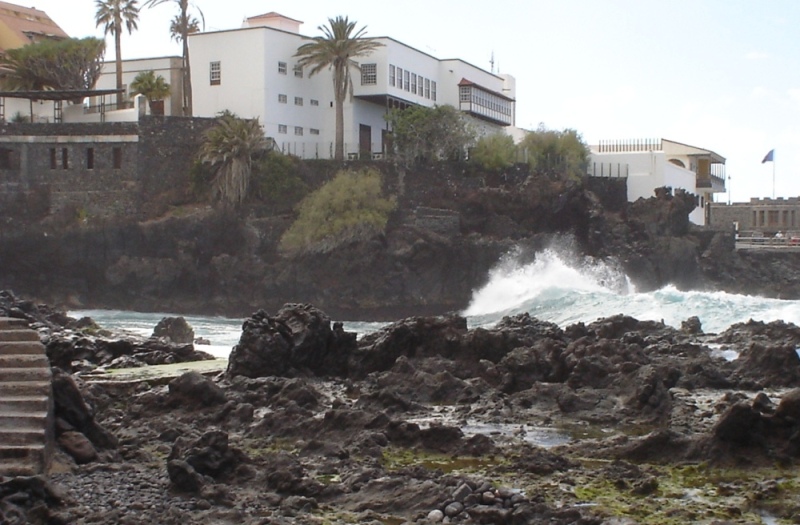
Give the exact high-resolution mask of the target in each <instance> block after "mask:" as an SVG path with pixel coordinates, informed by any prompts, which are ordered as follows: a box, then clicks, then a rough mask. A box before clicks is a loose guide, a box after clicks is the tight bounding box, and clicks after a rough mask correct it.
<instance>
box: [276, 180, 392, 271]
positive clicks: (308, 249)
mask: <svg viewBox="0 0 800 525" xmlns="http://www.w3.org/2000/svg"><path fill="white" fill-rule="evenodd" d="M395 207H396V202H395V200H394V199H393V198H389V199H387V198H384V197H383V193H382V190H381V175H380V173H379V172H378V171H377V170H374V169H370V168H368V169H364V170H361V171H356V172H354V171H350V170H342V171H340V172H339V173H337V174H336V176H335V177H334V178H333V179H332V180H331V181H330V182H327V183H326V184H324V185H323V186H322V187H320V188H319V189H318V190H316V191H314V192H313V193H311V194H310V195H308V197H306V198H305V199H303V201H302V202H301V203H300V205H299V206H298V212H299V213H298V217H297V220H295V222H294V223H293V224H292V226H291V227H290V228H289V229H288V230H287V231H286V233H284V234H283V237H282V238H281V242H280V249H281V251H282V252H283V253H285V254H290V255H293V254H299V253H326V252H329V251H331V250H333V249H335V248H336V247H338V246H341V245H343V244H347V243H350V242H354V241H359V240H366V239H369V238H371V237H373V236H375V235H378V234H381V233H383V231H384V230H385V228H386V223H387V222H388V220H389V214H390V213H391V212H392V211H393V210H394V209H395Z"/></svg>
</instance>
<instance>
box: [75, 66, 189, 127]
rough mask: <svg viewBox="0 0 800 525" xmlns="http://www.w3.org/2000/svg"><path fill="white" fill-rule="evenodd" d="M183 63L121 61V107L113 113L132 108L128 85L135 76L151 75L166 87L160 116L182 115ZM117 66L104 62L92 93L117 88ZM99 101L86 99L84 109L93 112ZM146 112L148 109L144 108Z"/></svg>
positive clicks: (94, 98) (95, 98)
mask: <svg viewBox="0 0 800 525" xmlns="http://www.w3.org/2000/svg"><path fill="white" fill-rule="evenodd" d="M182 67H183V59H182V58H181V57H178V56H172V57H171V56H168V57H156V58H137V59H131V60H123V61H122V84H123V87H124V89H125V94H124V96H123V99H124V101H125V104H124V105H123V106H122V107H119V108H117V109H125V108H126V107H133V97H131V88H130V85H131V83H132V82H133V79H135V78H136V76H137V75H138V74H139V73H145V72H147V71H152V72H153V73H155V75H156V77H158V76H161V77H163V78H164V80H165V81H166V82H167V83H168V84H169V91H170V93H169V98H168V99H167V100H165V101H164V108H163V111H164V113H163V114H164V116H168V117H169V116H181V115H183V108H182V107H181V106H182V104H183V102H182V101H183V82H182V81H181V68H182ZM116 75H117V63H116V61H114V60H109V61H106V62H105V63H104V64H103V72H102V74H101V75H100V78H99V79H97V84H95V89H101V90H104V89H115V88H116V87H117V76H116ZM101 103H102V101H101V100H99V99H98V98H97V97H93V98H90V99H89V100H87V102H86V104H85V105H86V106H87V107H89V108H92V109H93V110H94V109H95V108H97V107H98V105H99V104H101ZM147 111H148V112H149V111H150V109H149V106H148V108H147Z"/></svg>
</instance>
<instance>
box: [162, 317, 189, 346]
mask: <svg viewBox="0 0 800 525" xmlns="http://www.w3.org/2000/svg"><path fill="white" fill-rule="evenodd" d="M153 337H159V338H161V337H163V338H166V339H169V340H170V341H172V342H173V343H178V344H188V343H192V342H193V341H194V329H193V328H192V327H191V326H190V325H189V323H188V322H187V321H186V319H185V318H183V317H164V318H163V319H161V320H160V321H159V322H158V324H156V326H155V328H153Z"/></svg>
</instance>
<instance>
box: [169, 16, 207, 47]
mask: <svg viewBox="0 0 800 525" xmlns="http://www.w3.org/2000/svg"><path fill="white" fill-rule="evenodd" d="M182 28H183V25H182V24H181V15H175V18H173V19H172V21H171V22H170V23H169V36H170V38H171V39H172V40H174V41H176V42H178V43H179V44H180V43H181V35H182V34H183V29H182ZM200 31H201V29H200V21H199V20H197V18H195V17H192V18H190V19H189V26H188V28H187V30H186V34H187V35H191V34H192V33H199V32H200Z"/></svg>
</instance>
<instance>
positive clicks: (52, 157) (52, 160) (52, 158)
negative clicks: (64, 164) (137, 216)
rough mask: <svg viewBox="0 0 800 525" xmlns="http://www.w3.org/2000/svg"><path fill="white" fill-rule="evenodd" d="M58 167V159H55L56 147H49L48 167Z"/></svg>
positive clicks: (52, 168)
mask: <svg viewBox="0 0 800 525" xmlns="http://www.w3.org/2000/svg"><path fill="white" fill-rule="evenodd" d="M57 167H58V161H57V160H56V148H50V169H51V170H54V169H56V168H57Z"/></svg>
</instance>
